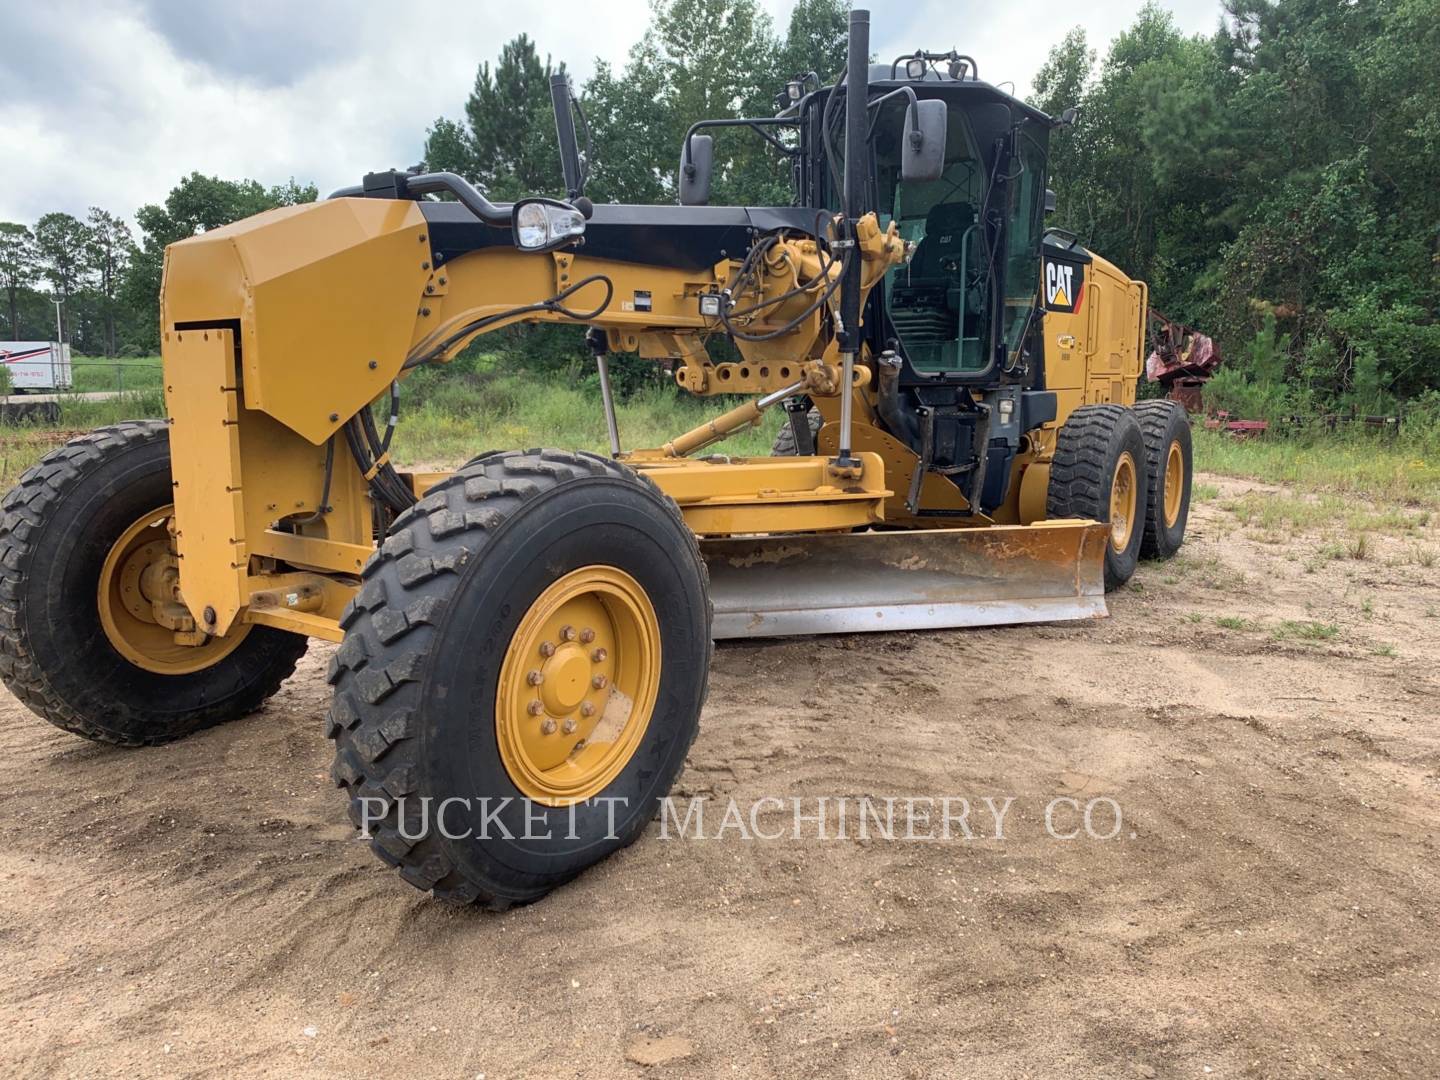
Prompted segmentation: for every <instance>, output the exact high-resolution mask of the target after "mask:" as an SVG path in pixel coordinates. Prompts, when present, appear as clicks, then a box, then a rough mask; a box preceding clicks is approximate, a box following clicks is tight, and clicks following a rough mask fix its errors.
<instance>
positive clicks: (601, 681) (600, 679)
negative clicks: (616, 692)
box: [590, 675, 610, 690]
mask: <svg viewBox="0 0 1440 1080" xmlns="http://www.w3.org/2000/svg"><path fill="white" fill-rule="evenodd" d="M609 681H610V680H609V679H607V678H605V676H604V675H596V676H595V677H594V678H593V679H591V680H590V685H591V686H593V687H594V688H595V689H596V690H604V689H605V684H606V683H608V682H609Z"/></svg>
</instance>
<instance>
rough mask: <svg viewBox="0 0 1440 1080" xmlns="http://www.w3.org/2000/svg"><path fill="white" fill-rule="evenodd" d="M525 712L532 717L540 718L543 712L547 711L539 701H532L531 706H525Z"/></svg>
mask: <svg viewBox="0 0 1440 1080" xmlns="http://www.w3.org/2000/svg"><path fill="white" fill-rule="evenodd" d="M525 711H526V712H528V713H529V714H530V715H531V716H539V715H540V714H541V713H542V712H544V711H545V706H544V705H541V704H540V702H538V701H532V702H530V704H529V705H526V706H525Z"/></svg>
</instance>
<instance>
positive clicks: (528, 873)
mask: <svg viewBox="0 0 1440 1080" xmlns="http://www.w3.org/2000/svg"><path fill="white" fill-rule="evenodd" d="M362 578H363V584H362V586H361V588H360V591H359V593H358V594H357V595H356V597H355V599H354V600H353V601H352V603H351V604H350V606H349V607H348V608H347V609H346V611H345V613H344V615H343V616H342V618H341V625H342V626H343V628H344V630H345V640H344V642H343V643H342V644H341V646H340V648H339V649H338V650H337V651H336V654H335V659H334V662H333V664H332V666H331V669H330V681H331V683H332V684H333V685H334V688H335V700H334V704H333V705H332V707H331V712H330V724H329V734H330V737H331V738H332V739H334V740H335V744H336V745H335V763H334V766H333V769H332V774H333V776H334V778H335V781H336V783H337V784H338V785H339V786H341V787H343V788H344V789H345V790H346V792H347V794H348V795H349V799H350V817H351V820H352V821H353V822H354V823H355V824H356V825H357V826H358V827H360V828H361V829H362V830H363V831H364V832H365V833H366V834H367V835H368V836H369V837H370V843H371V847H372V850H373V851H374V852H375V854H376V855H377V856H379V857H380V858H381V859H382V860H384V861H385V862H387V863H389V864H390V865H392V866H394V867H396V868H397V869H398V870H399V871H400V874H401V876H402V877H404V878H405V880H406V881H408V882H410V883H411V884H412V885H415V886H417V887H418V888H421V889H427V890H431V891H433V892H434V894H435V895H436V896H437V897H440V898H441V899H445V900H449V901H452V902H455V903H471V902H476V901H479V902H482V903H485V904H488V905H489V906H491V907H495V908H503V907H505V906H507V905H509V904H512V903H520V902H525V901H529V900H534V899H537V898H538V897H540V896H543V895H544V894H545V893H546V892H548V891H550V890H551V889H553V888H555V887H556V886H557V885H560V884H562V883H563V882H565V881H568V880H569V879H570V878H573V877H574V876H575V875H576V874H578V873H580V872H581V871H582V870H584V869H585V868H586V867H587V866H590V865H591V864H593V863H595V862H597V861H599V860H600V859H603V858H604V857H605V856H606V855H609V854H610V853H611V852H613V851H616V850H617V849H619V848H621V847H624V846H625V845H627V844H629V843H631V842H632V841H633V840H634V839H635V838H636V837H637V836H638V835H639V834H640V832H641V830H643V829H644V827H645V824H646V822H648V821H649V820H651V818H653V817H654V815H655V812H656V810H657V808H658V806H659V800H660V799H662V798H663V797H664V796H665V795H666V794H668V792H669V790H670V787H671V785H672V784H673V783H674V782H675V779H676V777H677V776H678V775H679V773H680V769H681V768H682V766H683V765H684V762H685V754H686V752H687V751H688V750H689V748H690V744H691V742H692V741H693V740H694V738H695V733H696V730H697V728H698V724H699V717H700V707H701V705H702V703H703V702H704V698H705V687H706V680H707V675H708V671H709V663H710V601H709V593H708V583H707V578H706V574H705V568H704V564H703V563H702V562H701V560H700V553H699V548H698V546H697V545H696V542H695V538H694V536H693V534H692V533H691V532H690V530H689V529H687V528H686V527H685V524H684V522H683V521H682V519H681V517H680V512H679V509H678V508H677V507H676V506H675V504H674V503H673V502H672V501H671V500H670V499H669V498H667V497H666V496H665V495H663V494H661V493H660V491H659V490H658V489H657V488H656V487H655V486H654V485H653V484H652V483H651V482H650V481H649V480H647V479H645V478H643V477H641V476H639V475H637V474H636V473H635V472H633V471H632V470H630V469H628V468H626V467H625V466H624V465H620V464H617V463H616V462H613V461H610V460H608V459H606V458H602V457H597V456H595V455H592V454H584V453H569V452H564V451H558V450H534V451H528V452H524V453H520V452H510V453H498V454H490V455H486V456H485V457H483V458H481V459H478V460H477V461H474V462H472V463H471V464H469V465H467V466H465V467H464V468H463V469H461V470H460V471H459V472H457V473H456V474H454V475H453V476H452V477H450V478H449V479H447V480H445V481H443V482H442V483H440V484H438V485H436V486H435V487H434V488H432V489H431V490H430V491H429V492H428V493H427V494H426V496H425V497H424V498H423V499H421V500H420V501H419V502H418V503H417V504H416V505H415V506H414V507H412V508H411V509H410V510H408V511H406V512H405V513H404V514H402V515H401V516H400V517H399V518H398V519H397V520H396V522H395V524H394V526H393V527H392V529H391V532H390V535H389V537H387V539H386V540H385V542H384V543H383V544H382V545H381V548H380V550H379V551H378V552H376V554H375V555H374V556H373V557H372V558H371V559H370V561H369V562H368V563H367V564H366V566H365V569H364V571H363V574H362Z"/></svg>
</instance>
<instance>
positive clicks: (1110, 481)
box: [1045, 405, 1149, 592]
mask: <svg viewBox="0 0 1440 1080" xmlns="http://www.w3.org/2000/svg"><path fill="white" fill-rule="evenodd" d="M1148 506H1149V471H1148V468H1147V464H1146V454H1145V438H1144V435H1143V434H1142V432H1141V429H1140V422H1139V421H1138V420H1137V419H1136V416H1135V411H1134V410H1133V409H1127V408H1126V407H1125V406H1123V405H1082V406H1081V407H1080V408H1078V409H1076V410H1075V411H1074V412H1073V413H1071V414H1070V416H1069V417H1068V418H1067V419H1066V421H1065V423H1064V424H1063V425H1061V427H1060V434H1059V436H1058V438H1057V439H1056V441H1055V459H1054V461H1052V462H1051V464H1050V489H1049V492H1048V493H1047V498H1046V505H1045V516H1046V517H1051V518H1067V517H1079V518H1090V519H1091V520H1092V521H1105V522H1109V524H1110V543H1109V545H1108V546H1107V547H1106V549H1105V591H1106V592H1110V591H1112V590H1113V589H1118V588H1119V587H1120V586H1121V585H1124V584H1125V583H1126V582H1127V581H1129V580H1130V577H1131V575H1132V574H1134V573H1135V567H1136V565H1137V564H1138V562H1139V561H1140V544H1141V541H1142V539H1143V537H1144V533H1145V521H1146V514H1147V512H1148Z"/></svg>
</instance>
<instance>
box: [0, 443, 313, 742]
mask: <svg viewBox="0 0 1440 1080" xmlns="http://www.w3.org/2000/svg"><path fill="white" fill-rule="evenodd" d="M172 498H173V495H172V493H171V486H170V429H169V427H168V426H167V425H166V424H165V422H164V421H163V420H148V421H135V422H131V423H124V424H117V425H115V426H114V427H106V428H99V429H98V430H96V431H92V432H91V433H90V434H88V435H82V436H80V437H79V438H76V439H71V440H70V441H69V442H68V443H66V444H65V445H64V446H62V447H61V448H60V449H58V450H54V451H52V452H51V453H49V454H47V455H45V457H44V458H42V459H41V460H40V462H39V464H37V465H35V466H34V467H32V468H31V469H29V470H28V471H26V472H25V474H24V475H23V476H21V477H20V481H19V483H18V484H17V485H16V486H15V487H14V488H13V489H12V490H11V491H10V493H9V494H8V495H6V496H5V499H4V502H3V503H0V507H3V510H4V517H3V520H0V679H3V680H4V682H5V685H6V686H7V687H9V688H10V692H11V693H12V694H14V695H15V696H16V697H17V698H19V699H20V701H21V702H22V703H23V704H25V705H26V706H28V707H29V708H30V710H31V711H32V712H35V713H36V714H38V715H40V716H42V717H44V718H45V719H46V720H49V721H50V722H51V723H52V724H54V725H56V726H57V727H60V728H64V729H65V730H66V731H69V732H72V733H73V734H76V735H82V736H84V737H85V738H87V739H92V740H94V741H96V742H102V743H112V744H115V745H119V746H152V745H155V744H158V743H164V742H169V741H171V740H173V739H178V738H180V737H181V736H184V735H188V734H190V733H191V732H193V731H198V730H199V729H201V728H206V727H210V726H212V725H215V724H219V723H223V722H225V721H227V720H234V719H236V718H237V717H241V716H244V715H245V714H246V713H248V712H251V711H253V710H254V709H256V708H258V707H259V706H260V704H261V703H262V702H263V701H264V700H265V699H266V698H268V697H269V696H270V695H271V694H273V693H275V691H276V690H278V689H279V688H280V684H281V683H282V682H283V681H284V680H285V679H286V678H288V677H289V676H290V674H291V673H292V672H293V671H294V670H295V664H296V661H298V660H299V659H300V657H301V656H302V655H304V653H305V649H306V647H307V646H308V645H309V641H308V639H306V638H305V637H302V636H300V635H298V634H291V633H287V632H286V631H283V630H275V629H271V628H269V627H264V626H248V627H245V628H244V629H243V630H242V631H241V632H242V633H243V634H244V637H243V640H240V641H239V642H238V643H235V644H234V645H233V647H229V648H228V651H226V649H227V646H226V645H225V641H226V639H214V640H213V641H212V642H211V643H210V644H208V645H205V646H200V647H197V648H196V652H197V655H200V649H212V648H213V649H215V655H216V656H217V659H216V660H215V661H214V662H213V663H211V664H209V666H206V667H202V668H200V669H199V670H193V671H188V672H186V673H183V674H165V673H161V672H157V671H154V670H149V669H147V668H144V667H141V666H140V665H139V664H137V663H135V662H133V661H132V660H130V659H127V658H126V657H125V656H124V655H123V654H122V653H121V652H120V651H119V649H118V648H117V647H116V645H115V644H113V643H112V641H111V639H110V637H109V636H108V631H107V629H106V628H105V626H104V625H103V624H102V618H101V611H100V600H99V593H100V589H99V587H100V581H101V575H102V572H103V569H104V567H105V565H106V560H107V557H108V556H109V555H110V553H111V549H112V548H113V547H115V546H116V543H117V541H118V540H120V539H121V538H122V536H124V535H125V534H126V533H127V531H131V530H133V527H134V526H135V525H136V524H137V523H138V522H141V521H142V520H143V519H144V518H145V517H146V516H147V515H151V514H154V513H155V512H156V511H158V510H160V509H161V508H163V507H166V506H168V505H169V504H170V502H171V500H172ZM180 655H182V656H183V655H184V654H183V653H181V654H180ZM162 666H163V665H162Z"/></svg>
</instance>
